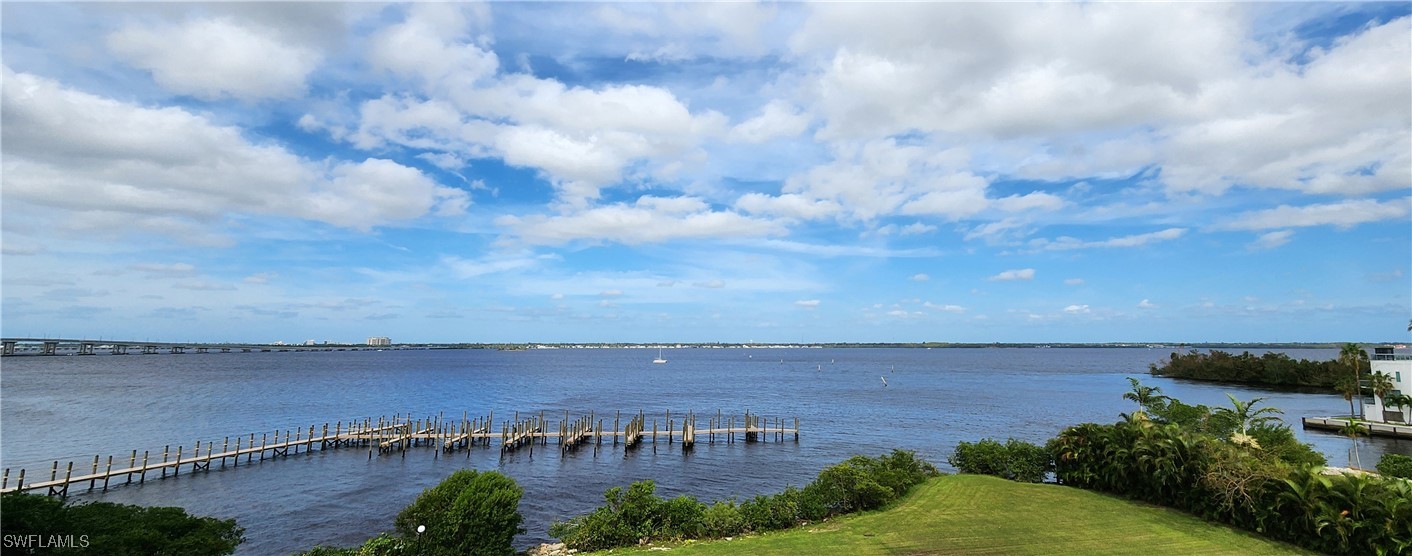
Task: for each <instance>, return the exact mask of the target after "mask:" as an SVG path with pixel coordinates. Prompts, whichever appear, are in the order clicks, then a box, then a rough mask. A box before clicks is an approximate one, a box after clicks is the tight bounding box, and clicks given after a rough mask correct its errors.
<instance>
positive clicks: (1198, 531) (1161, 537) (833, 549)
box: [615, 475, 1309, 556]
mask: <svg viewBox="0 0 1412 556" xmlns="http://www.w3.org/2000/svg"><path fill="white" fill-rule="evenodd" d="M669 547H670V548H671V551H670V552H667V551H663V550H662V549H663V548H666V547H663V546H656V545H654V546H652V547H641V548H635V549H629V550H628V551H627V552H628V553H634V554H636V553H640V554H642V555H644V556H646V555H653V556H657V555H661V554H670V555H672V556H735V555H739V554H749V555H752V556H796V555H799V554H805V555H808V556H886V555H896V554H1006V555H1016V556H1023V555H1051V554H1083V555H1085V556H1104V555H1122V554H1134V553H1141V554H1144V555H1148V556H1188V555H1191V554H1240V555H1242V556H1270V555H1287V554H1309V552H1306V551H1303V550H1301V549H1299V548H1297V547H1294V546H1291V545H1289V544H1285V543H1280V542H1277V541H1273V540H1269V539H1265V538H1262V537H1260V536H1258V535H1255V534H1252V533H1248V532H1245V531H1241V530H1238V529H1235V528H1233V527H1229V526H1223V525H1217V524H1212V523H1208V522H1206V521H1204V520H1202V519H1201V518H1199V517H1196V516H1193V515H1190V514H1187V513H1184V512H1180V511H1177V510H1174V509H1171V508H1163V507H1160V506H1153V505H1150V504H1144V503H1138V502H1131V501H1128V500H1124V499H1122V498H1121V497H1117V496H1112V495H1108V494H1102V493H1098V492H1092V491H1087V490H1081V489H1076V488H1067V487H1063V486H1058V485H1052V484H1031V483H1018V482H1012V481H1005V480H1002V479H998V478H995V477H986V476H983V475H944V476H941V477H936V478H932V479H928V480H927V481H926V482H924V483H922V484H920V485H918V486H917V487H915V488H913V489H912V491H911V492H909V493H908V494H907V496H906V497H904V498H902V499H901V500H898V501H897V502H896V503H894V504H892V505H890V506H888V507H886V508H884V509H882V510H879V511H873V512H862V513H857V514H850V515H846V516H840V517H838V518H834V519H830V520H828V521H826V522H816V523H811V524H809V525H807V526H803V527H796V528H793V529H789V530H786V531H776V532H771V533H767V534H763V535H750V536H745V537H735V538H733V539H731V540H729V541H726V540H724V539H723V540H716V541H711V542H693V541H684V542H680V543H673V544H671V545H670V546H669ZM623 552H624V551H623V550H621V549H619V550H617V551H615V553H617V554H622V553H623Z"/></svg>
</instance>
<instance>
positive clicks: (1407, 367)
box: [1363, 346, 1412, 423]
mask: <svg viewBox="0 0 1412 556" xmlns="http://www.w3.org/2000/svg"><path fill="white" fill-rule="evenodd" d="M1401 347H1404V346H1396V347H1393V346H1388V347H1378V348H1373V357H1372V359H1371V360H1369V362H1368V363H1369V364H1370V365H1372V370H1371V371H1370V372H1372V373H1379V372H1381V373H1383V374H1385V375H1388V376H1389V377H1391V378H1392V383H1393V390H1392V392H1391V393H1389V394H1388V397H1389V398H1391V397H1392V395H1393V394H1409V395H1412V353H1397V348H1401ZM1363 384H1365V385H1366V384H1368V381H1367V377H1364V381H1363ZM1364 393H1365V394H1367V390H1365V391H1364ZM1363 415H1365V416H1367V418H1368V419H1369V420H1372V421H1386V422H1395V423H1396V422H1400V423H1412V407H1409V406H1404V407H1398V406H1396V405H1393V406H1392V407H1383V403H1382V400H1381V399H1378V397H1377V396H1365V397H1364V398H1363Z"/></svg>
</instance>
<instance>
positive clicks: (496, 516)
mask: <svg viewBox="0 0 1412 556" xmlns="http://www.w3.org/2000/svg"><path fill="white" fill-rule="evenodd" d="M522 493H523V490H522V489H521V488H520V486H519V485H517V484H515V480H514V479H511V478H509V477H506V476H505V475H502V474H500V473H498V472H495V471H475V470H472V469H462V470H460V471H457V472H455V473H452V474H451V476H450V477H447V478H446V480H444V481H442V482H441V484H438V485H436V486H434V487H431V488H429V489H427V490H426V491H424V492H422V494H421V495H420V496H418V497H417V499H416V501H414V502H412V504H411V505H409V506H407V507H406V508H405V509H403V510H402V512H401V513H399V514H397V520H396V522H395V524H396V527H397V532H398V533H400V534H401V536H402V538H403V539H406V542H407V544H408V547H407V548H408V550H409V551H410V552H412V553H414V554H419V555H423V554H425V555H440V554H447V555H451V554H456V555H463V554H475V555H482V554H484V555H489V554H505V555H509V554H514V553H515V549H514V548H513V546H512V545H511V542H512V541H514V539H515V535H518V534H520V533H523V532H524V529H523V528H521V527H520V524H521V523H522V522H523V521H524V518H523V517H522V516H521V515H520V512H519V505H520V496H521V494H522ZM419 526H424V527H425V528H426V529H425V530H424V531H422V532H420V533H419V532H418V531H417V529H418V527H419Z"/></svg>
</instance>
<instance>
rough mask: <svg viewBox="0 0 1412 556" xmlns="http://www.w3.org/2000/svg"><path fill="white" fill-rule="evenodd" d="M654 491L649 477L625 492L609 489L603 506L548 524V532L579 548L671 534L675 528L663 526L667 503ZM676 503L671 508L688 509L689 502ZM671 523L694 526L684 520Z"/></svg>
mask: <svg viewBox="0 0 1412 556" xmlns="http://www.w3.org/2000/svg"><path fill="white" fill-rule="evenodd" d="M656 490H657V484H656V483H654V482H652V481H650V480H648V481H638V482H636V483H633V484H631V485H629V486H628V488H627V490H626V491H624V490H623V489H622V487H613V488H610V489H608V490H607V491H606V492H604V493H603V499H604V505H603V506H599V507H598V508H596V509H594V510H593V511H592V512H589V513H588V514H587V515H584V516H580V517H578V518H574V519H571V520H569V521H567V522H557V523H555V524H553V525H551V526H550V528H549V534H550V535H553V536H554V537H557V538H559V539H560V540H562V541H564V544H565V545H566V546H568V547H569V548H573V549H578V550H603V549H607V548H614V547H619V546H631V545H635V544H637V543H638V541H640V540H642V539H651V538H654V537H662V538H668V537H672V536H674V535H675V534H676V533H677V532H678V531H676V530H673V531H664V530H663V529H662V528H663V525H664V523H665V522H666V520H664V516H663V515H662V514H663V509H664V508H665V507H666V506H667V504H668V502H666V501H664V500H662V499H661V498H660V497H658V496H657V495H656V494H654V493H655V492H656ZM678 504H679V506H678V507H676V508H674V511H680V512H687V513H689V512H690V511H691V510H690V509H687V506H688V504H686V503H678ZM670 526H671V527H678V528H681V527H685V528H687V529H690V528H692V527H694V525H692V524H690V523H685V522H683V523H677V524H675V525H670Z"/></svg>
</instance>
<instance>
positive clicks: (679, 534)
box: [653, 495, 706, 540]
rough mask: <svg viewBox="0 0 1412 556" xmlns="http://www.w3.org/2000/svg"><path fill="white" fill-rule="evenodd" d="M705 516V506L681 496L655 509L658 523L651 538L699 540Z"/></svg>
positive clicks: (690, 498)
mask: <svg viewBox="0 0 1412 556" xmlns="http://www.w3.org/2000/svg"><path fill="white" fill-rule="evenodd" d="M705 514H706V505H705V504H702V503H701V502H698V501H696V499H695V498H692V497H690V496H686V495H681V496H678V497H676V498H673V499H671V500H668V501H666V502H663V503H662V504H661V505H659V506H658V507H657V515H658V518H659V519H660V522H659V526H658V528H657V531H656V534H655V535H653V537H654V538H661V539H666V540H682V539H695V538H699V537H701V532H702V529H703V526H702V517H703V516H704V515H705Z"/></svg>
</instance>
